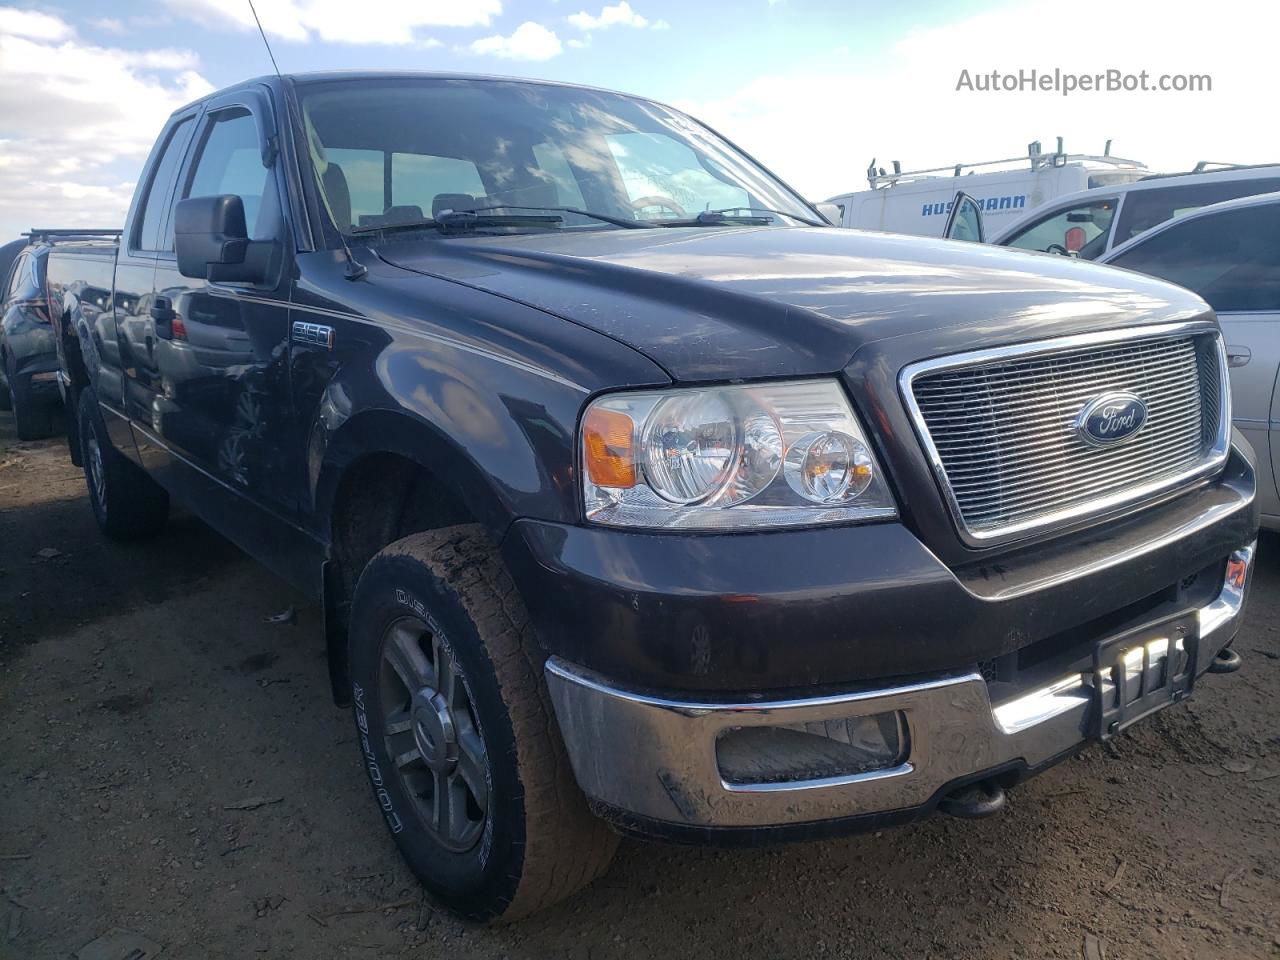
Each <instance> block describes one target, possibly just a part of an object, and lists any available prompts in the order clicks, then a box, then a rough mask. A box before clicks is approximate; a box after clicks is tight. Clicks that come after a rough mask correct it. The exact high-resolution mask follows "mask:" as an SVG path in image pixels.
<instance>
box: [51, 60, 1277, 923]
mask: <svg viewBox="0 0 1280 960" xmlns="http://www.w3.org/2000/svg"><path fill="white" fill-rule="evenodd" d="M48 282H49V287H50V289H49V295H50V297H51V298H52V301H53V302H54V303H55V304H57V305H58V308H59V311H58V312H59V313H60V315H59V316H58V317H57V318H56V320H57V327H58V330H59V348H60V350H61V355H62V376H61V380H60V382H61V383H62V386H63V390H64V394H65V399H66V401H67V405H68V408H69V412H70V413H71V414H72V415H73V417H74V421H73V427H74V429H73V430H72V431H71V434H72V453H73V456H74V457H75V459H76V460H77V461H78V462H81V463H82V464H83V466H84V470H85V475H86V478H87V480H88V490H89V497H90V500H91V503H92V506H93V510H94V513H95V515H96V517H97V520H98V523H99V524H100V525H101V526H102V528H103V530H104V531H105V532H106V533H107V535H109V536H112V537H118V538H136V537H140V536H143V535H145V534H148V533H151V532H153V531H155V530H156V529H157V528H158V527H159V526H160V525H161V524H162V523H163V522H164V519H165V516H166V512H167V510H168V504H169V498H170V497H172V498H174V499H176V500H178V501H179V502H180V503H182V505H183V506H185V507H186V508H188V509H190V510H192V511H194V512H195V513H196V514H198V515H199V516H201V517H203V518H204V519H205V520H207V521H208V522H209V523H210V524H212V525H213V526H214V527H215V528H216V529H218V530H219V531H221V532H222V533H224V534H225V535H226V536H228V537H229V538H231V539H232V540H234V541H235V542H236V543H238V544H239V545H241V546H242V547H243V548H244V549H245V550H246V551H248V552H249V553H250V554H252V555H253V556H255V557H257V558H259V559H260V560H261V561H262V562H264V563H265V564H267V565H268V566H269V567H271V568H272V569H274V570H275V571H277V572H278V573H279V574H281V575H282V576H283V577H285V578H287V579H289V580H290V581H292V582H293V583H295V584H297V585H298V586H299V587H301V588H303V589H305V590H307V591H309V592H310V593H312V594H313V595H315V596H316V597H317V598H319V599H320V600H321V601H322V603H323V607H324V611H325V622H326V629H327V638H326V639H327V644H328V656H329V663H330V670H331V675H332V678H333V690H334V695H335V697H336V699H337V700H338V701H339V702H342V703H350V704H351V706H352V709H353V712H354V717H355V723H356V725H357V727H358V730H359V738H358V740H359V748H360V751H361V753H362V755H363V759H364V763H365V766H366V769H367V772H368V775H369V779H370V781H371V783H372V786H373V793H374V796H375V799H376V803H377V805H378V808H379V810H380V811H381V813H382V815H383V816H384V817H385V819H386V822H387V825H388V826H389V828H390V831H391V833H392V835H393V836H394V838H395V841H396V843H397V844H398V845H399V848H400V850H401V852H402V853H403V855H404V856H405V858H406V859H407V860H408V862H409V863H410V864H411V865H412V867H413V869H414V870H415V872H416V873H417V874H418V875H419V876H420V877H421V878H422V880H423V881H424V883H425V884H426V885H427V887H428V888H429V889H430V890H431V891H433V892H434V893H435V894H436V895H437V896H438V897H439V898H440V899H441V900H443V901H444V902H445V903H447V904H449V905H451V906H452V907H454V908H456V909H458V910H460V911H461V912H463V913H465V914H467V915H469V916H472V917H478V918H499V917H506V918H510V917H514V916H519V915H521V914H524V913H528V912H530V911H532V910H535V909H538V908H539V907H542V906H545V905H547V904H549V903H551V902H553V901H555V900H556V899H558V898H560V897H563V896H565V895H567V894H568V893H570V892H572V891H573V890H575V889H577V888H578V887H580V886H581V885H582V884H584V883H586V882H588V881H590V880H591V879H592V878H593V877H596V876H598V875H599V874H600V873H601V872H602V871H603V870H604V869H605V868H606V866H607V864H608V862H609V859H610V856H611V854H612V852H613V849H614V846H615V843H616V840H615V838H616V836H617V831H616V830H614V829H611V827H613V828H619V829H620V830H621V831H623V832H630V833H637V834H642V835H646V836H656V837H666V838H669V839H676V840H686V841H710V842H717V841H718V842H758V841H762V840H767V839H770V838H775V837H776V838H782V837H790V836H812V835H820V834H823V833H828V832H835V831H839V830H849V829H856V828H860V827H862V828H865V827H867V826H872V825H881V824H885V823H893V822H900V821H905V820H908V819H911V818H913V817H918V816H922V815H924V814H927V813H929V812H930V811H933V810H934V809H936V808H938V807H941V808H942V809H944V810H948V811H950V812H952V813H957V814H968V815H978V814H983V813H990V812H994V811H996V810H998V809H999V808H1000V807H1001V805H1002V803H1003V801H1004V797H1005V792H1004V791H1005V790H1007V789H1008V788H1009V787H1011V786H1012V785H1014V784H1015V783H1016V782H1017V781H1018V780H1020V779H1021V778H1023V777H1026V776H1028V775H1030V774H1033V773H1035V772H1036V771H1038V770H1041V769H1043V768H1045V767H1046V766H1048V765H1050V764H1052V763H1054V762H1056V761H1058V760H1060V759H1062V758H1063V757H1066V756H1068V755H1070V754H1071V753H1072V752H1073V751H1075V750H1077V749H1079V748H1080V747H1081V746H1082V745H1084V744H1086V743H1088V742H1090V741H1096V740H1105V739H1107V738H1109V737H1112V736H1115V735H1117V734H1118V733H1120V732H1121V731H1123V730H1124V729H1125V728H1126V727H1127V726H1128V725H1129V724H1131V723H1133V722H1134V721H1136V720H1139V719H1141V718H1142V717H1143V716H1145V715H1147V714H1149V713H1151V712H1152V711H1154V710H1158V709H1160V708H1162V707H1165V706H1167V705H1168V704H1170V703H1173V702H1175V701H1178V700H1181V699H1182V698H1184V697H1185V696H1186V695H1187V694H1188V693H1189V692H1190V691H1191V689H1192V687H1193V685H1194V684H1195V683H1196V682H1197V679H1198V678H1199V677H1200V676H1201V675H1202V674H1204V673H1205V672H1206V671H1209V670H1214V671H1216V672H1229V671H1230V670H1231V669H1233V668H1234V667H1235V666H1236V665H1237V664H1238V658H1237V656H1236V654H1234V653H1233V652H1232V651H1231V650H1230V649H1228V645H1229V644H1230V643H1231V640H1232V638H1233V636H1234V634H1235V631H1236V628H1237V623H1238V621H1239V617H1240V613H1241V609H1242V606H1243V603H1244V598H1245V592H1246V589H1247V587H1248V582H1249V576H1250V567H1251V561H1252V558H1253V551H1254V546H1253V544H1254V540H1255V535H1256V530H1257V527H1258V510H1257V507H1256V505H1255V502H1254V472H1253V467H1252V465H1251V458H1252V453H1251V452H1250V451H1249V449H1248V446H1247V444H1246V443H1245V442H1244V441H1243V440H1241V439H1240V438H1239V437H1238V436H1237V435H1234V434H1232V432H1231V429H1230V409H1229V394H1228V391H1227V364H1226V360H1225V358H1224V352H1223V345H1222V339H1221V336H1220V334H1219V330H1218V326H1217V323H1216V321H1215V319H1214V317H1213V315H1212V313H1211V312H1210V310H1209V309H1208V307H1206V305H1205V304H1204V303H1203V302H1202V301H1201V300H1199V299H1198V298H1196V297H1195V296H1194V295H1192V294H1189V293H1187V292H1186V291H1184V290H1180V289H1179V288H1177V287H1173V286H1170V285H1168V284H1165V283H1162V282H1159V281H1156V280H1153V279H1150V278H1146V277H1141V276H1138V275H1135V274H1129V273H1126V272H1123V271H1118V270H1114V269H1109V268H1105V267H1099V266H1096V265H1093V264H1089V263H1080V262H1075V261H1072V260H1068V259H1065V258H1058V257H1046V256H1035V255H1028V254H1023V253H1017V252H1010V251H1007V250H1002V249H994V248H990V247H985V246H981V245H978V244H967V243H960V242H956V241H931V240H922V239H919V238H912V237H899V236H891V235H875V234H860V233H857V232H853V231H845V230H838V229H830V228H828V227H827V225H826V224H825V223H823V222H822V221H821V218H820V216H819V214H818V213H817V211H815V210H814V209H813V208H812V207H810V206H809V205H808V204H806V203H805V202H804V201H803V200H802V199H801V198H800V197H799V196H798V195H797V194H796V193H795V192H793V191H792V190H791V189H790V188H788V187H787V186H786V185H785V184H783V183H782V182H780V181H779V180H777V179H776V178H775V177H774V176H773V175H771V174H770V173H769V172H767V171H766V170H764V169H763V168H761V167H760V166H759V165H758V164H757V163H755V162H754V161H753V160H752V159H751V158H750V157H748V156H746V155H745V154H743V153H742V152H741V151H740V150H738V149H736V148H735V147H733V146H732V145H731V144H729V143H727V142H726V141H725V140H724V139H722V138H721V137H719V136H717V135H716V134H715V133H714V132H712V131H711V130H709V129H708V128H706V127H705V126H702V125H701V124H699V123H698V122H696V121H694V120H691V119H690V118H689V117H687V116H684V115H682V114H680V113H678V112H676V111H674V110H671V109H669V108H667V107H664V106H662V105H660V104H657V103H653V102H650V101H647V100H642V99H637V98H633V97H627V96H622V95H618V94H613V93H607V92H603V91H598V90H591V89H584V88H579V87H571V86H561V85H554V84H543V83H533V82H516V81H508V80H496V79H480V78H460V77H443V76H414V75H377V74H368V75H314V76H296V77H283V78H276V77H272V78H269V79H263V80H255V81H252V82H247V83H244V84H242V85H240V86H237V87H235V88H232V89H229V90H226V91H222V92H219V93H216V94H213V95H211V96H209V97H207V98H205V99H203V100H201V101H199V102H197V103H194V104H191V105H190V106H188V107H185V108H183V109H182V110H179V111H178V112H176V113H175V114H174V115H173V116H172V118H171V119H170V120H169V122H168V124H167V126H166V127H165V129H164V131H163V132H162V134H161V136H160V139H159V141H158V142H157V145H156V147H155V150H154V152H153V153H152V156H151V158H150V160H149V162H148V164H147V167H146V170H145V172H144V175H143V176H142V178H141V180H140V181H139V186H138V190H137V195H136V198H135V199H134V202H133V207H132V209H131V210H130V212H129V215H128V219H127V221H126V224H125V230H124V234H123V236H122V238H121V241H120V243H119V244H118V245H116V244H114V243H106V242H84V243H65V244H59V245H58V246H57V248H56V249H55V250H54V251H53V253H52V254H51V256H50V262H49V266H48ZM104 291H105V292H106V295H105V296H104ZM1103 815H1104V816H1105V813H1104V814H1103Z"/></svg>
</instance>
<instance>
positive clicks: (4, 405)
mask: <svg viewBox="0 0 1280 960" xmlns="http://www.w3.org/2000/svg"><path fill="white" fill-rule="evenodd" d="M4 376H5V377H6V378H7V377H8V376H9V373H8V371H4ZM12 409H13V395H12V394H11V393H10V392H9V382H8V379H6V380H5V381H4V382H3V383H0V410H12Z"/></svg>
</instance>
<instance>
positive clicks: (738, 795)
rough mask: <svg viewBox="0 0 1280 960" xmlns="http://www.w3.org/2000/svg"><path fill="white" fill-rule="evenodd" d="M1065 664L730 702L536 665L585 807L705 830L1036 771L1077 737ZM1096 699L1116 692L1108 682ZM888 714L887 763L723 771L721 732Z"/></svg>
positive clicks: (804, 817)
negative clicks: (837, 772)
mask: <svg viewBox="0 0 1280 960" xmlns="http://www.w3.org/2000/svg"><path fill="white" fill-rule="evenodd" d="M1253 556H1254V547H1252V546H1249V547H1244V548H1241V549H1238V550H1236V551H1235V552H1234V553H1233V554H1232V555H1231V558H1230V561H1229V563H1228V565H1227V576H1226V578H1225V580H1224V582H1223V584H1222V587H1221V589H1220V591H1218V593H1217V595H1216V596H1213V597H1212V598H1211V599H1208V601H1207V602H1205V603H1203V604H1202V605H1200V606H1199V607H1197V608H1195V609H1194V610H1193V611H1192V612H1193V613H1194V617H1195V621H1196V623H1197V629H1196V633H1197V634H1198V644H1197V648H1196V655H1195V660H1194V666H1193V667H1192V669H1193V670H1194V672H1195V673H1196V674H1202V673H1203V672H1204V671H1205V670H1207V669H1208V667H1209V665H1210V664H1211V663H1212V661H1213V659H1214V657H1215V656H1216V654H1217V653H1218V652H1219V651H1220V650H1222V649H1223V648H1224V647H1226V645H1227V644H1229V643H1230V642H1231V640H1232V639H1233V637H1234V635H1235V632H1236V629H1237V627H1238V624H1239V619H1240V615H1241V612H1242V610H1243V607H1244V601H1245V597H1246V594H1247V590H1248V581H1249V577H1250V575H1251V573H1252V561H1253ZM1219 569H1221V568H1219ZM1123 632H1124V630H1123V629H1120V630H1117V631H1116V633H1115V635H1119V634H1121V633H1123ZM1104 639H1106V637H1105V636H1098V637H1093V638H1091V639H1090V640H1088V641H1087V642H1086V646H1088V647H1089V649H1092V647H1093V644H1094V643H1095V642H1096V641H1101V640H1104ZM1073 666H1074V669H1069V670H1066V671H1065V672H1063V673H1061V674H1059V675H1057V676H1054V677H1051V678H1045V679H1044V680H1043V681H1042V682H1041V683H1040V684H1038V685H1037V686H1035V687H1034V688H1031V689H1021V690H1018V691H1016V693H1015V694H1013V695H1011V696H1007V698H1006V699H1000V697H999V696H997V698H996V699H995V700H994V702H993V696H992V691H993V690H996V689H999V687H1000V685H999V684H990V685H989V684H988V682H987V681H986V680H984V678H983V676H982V674H981V673H979V672H978V671H977V670H976V669H974V670H971V671H966V672H955V673H949V674H944V675H939V676H931V677H925V678H920V679H916V680H912V681H910V682H900V683H894V684H892V685H880V686H864V687H859V688H857V689H851V690H844V691H840V692H836V693H831V694H827V695H824V696H818V697H804V698H795V699H764V698H760V699H753V698H746V699H744V700H738V701H736V702H729V701H727V700H726V701H716V700H694V699H686V698H683V697H680V698H668V697H664V696H659V695H656V694H652V693H641V692H635V691H629V690H623V689H619V688H617V687H614V686H611V685H609V684H608V683H607V682H605V681H604V680H603V679H602V678H601V677H599V676H598V675H595V674H593V673H591V672H590V671H588V670H586V669H584V668H581V667H577V666H575V665H573V664H570V663H568V662H566V661H564V660H561V659H559V658H555V657H553V658H552V659H551V660H549V661H548V662H547V667H546V673H547V681H548V685H549V687H550V690H551V696H552V700H553V702H554V704H555V711H556V716H557V719H558V720H559V724H560V729H561V732H562V734H563V736H564V741H565V744H566V746H567V748H568V752H569V756H570V759H571V761H572V764H573V769H574V773H575V774H576V776H577V779H578V783H579V785H580V786H581V787H582V789H583V791H584V792H585V793H586V794H587V796H588V797H589V798H590V799H591V800H592V801H594V802H595V804H596V805H597V807H598V808H600V809H602V810H603V811H605V812H608V813H611V814H614V815H615V817H616V818H617V819H619V820H620V821H621V822H622V823H623V824H624V825H629V826H631V827H632V828H634V829H639V830H641V831H643V832H650V833H665V834H667V835H669V836H673V837H677V838H679V837H680V836H682V835H683V836H685V837H688V838H696V837H700V838H706V837H708V836H709V835H711V834H715V833H731V832H742V831H747V832H750V831H753V830H755V831H760V830H761V829H762V828H763V829H765V830H768V829H773V828H787V827H795V826H804V825H813V824H821V823H824V822H830V821H849V820H857V819H860V818H875V817H885V816H886V815H887V817H888V818H889V819H898V820H902V819H910V818H911V817H912V816H915V815H919V814H922V813H925V812H928V811H929V810H931V809H932V808H933V806H934V805H936V803H937V801H938V800H939V799H940V798H941V797H942V796H943V795H945V794H946V793H947V792H949V791H950V790H951V789H954V788H955V787H957V786H959V785H961V784H964V783H969V782H973V781H974V780H977V779H981V778H983V777H985V776H990V775H992V774H993V773H997V772H1010V771H1013V772H1025V771H1035V770H1038V769H1041V768H1043V767H1045V766H1047V765H1049V764H1051V763H1053V762H1055V761H1056V760H1058V759H1061V758H1063V757H1065V756H1067V755H1069V754H1070V753H1072V752H1074V751H1075V750H1076V749H1078V748H1079V747H1080V746H1081V745H1082V744H1084V743H1085V742H1086V741H1087V738H1088V731H1089V720H1090V712H1091V709H1093V701H1094V690H1093V673H1092V671H1091V670H1088V669H1081V668H1080V665H1079V663H1078V661H1077V662H1076V663H1075V664H1074V665H1073ZM1108 695H1109V696H1112V697H1114V696H1115V695H1116V692H1115V690H1114V688H1111V687H1110V685H1109V684H1108V686H1107V687H1106V688H1105V690H1104V693H1103V697H1106V696H1108ZM1104 702H1105V701H1104ZM894 712H897V713H899V714H900V715H901V716H902V717H903V718H904V719H905V726H906V730H907V736H906V743H907V744H908V745H909V746H908V747H907V749H906V751H905V753H904V755H903V756H902V757H901V758H900V761H899V762H896V763H895V764H894V765H892V766H888V767H884V768H882V769H876V770H872V771H870V772H859V773H851V774H847V775H843V776H835V777H823V778H820V779H812V780H794V779H792V780H788V781H786V782H757V783H743V782H733V783H730V782H727V781H726V779H725V777H724V776H723V775H722V770H721V766H720V761H719V760H718V754H717V746H716V745H717V740H718V738H719V737H720V736H721V735H722V734H724V733H725V732H726V731H731V730H739V729H742V728H746V727H755V726H784V725H787V726H792V727H794V726H795V725H797V724H813V723H829V722H836V723H838V722H843V721H845V720H846V719H848V718H850V717H858V716H870V715H873V714H887V713H894Z"/></svg>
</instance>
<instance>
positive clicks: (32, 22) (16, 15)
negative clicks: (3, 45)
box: [0, 7, 71, 40]
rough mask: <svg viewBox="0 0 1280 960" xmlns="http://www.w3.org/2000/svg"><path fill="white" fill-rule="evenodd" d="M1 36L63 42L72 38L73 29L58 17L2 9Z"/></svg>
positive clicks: (0, 17) (7, 8) (36, 12)
mask: <svg viewBox="0 0 1280 960" xmlns="http://www.w3.org/2000/svg"><path fill="white" fill-rule="evenodd" d="M0 34H8V35H9V36H14V37H29V38H31V39H32V40H61V39H63V38H64V37H69V36H71V27H70V26H69V25H68V24H67V23H65V22H64V21H62V20H60V19H58V18H57V17H54V16H51V15H49V14H47V13H40V12H39V11H38V10H18V9H16V8H15V7H0Z"/></svg>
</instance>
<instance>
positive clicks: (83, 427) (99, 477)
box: [76, 387, 169, 540]
mask: <svg viewBox="0 0 1280 960" xmlns="http://www.w3.org/2000/svg"><path fill="white" fill-rule="evenodd" d="M76 425H77V427H78V428H79V430H80V453H81V459H82V460H83V461H84V478H85V483H86V484H87V485H88V488H89V504H90V506H92V507H93V516H94V519H95V520H97V521H98V527H99V528H100V529H101V530H102V532H103V533H105V534H106V535H107V536H108V537H110V538H111V539H113V540H141V539H144V538H146V537H150V536H153V535H155V534H157V533H159V532H160V530H161V528H163V527H164V524H165V521H166V520H167V519H168V518H169V495H168V494H167V493H166V492H165V491H164V488H163V487H161V486H160V485H159V484H158V483H156V482H155V481H154V480H152V479H151V478H150V477H149V476H147V474H146V473H145V472H143V470H142V468H141V467H139V466H138V465H137V464H135V463H132V462H131V461H129V460H127V459H125V457H124V455H123V454H122V453H120V451H118V450H116V448H115V447H113V446H112V445H111V440H110V438H108V436H107V425H106V424H105V423H104V422H103V420H102V411H101V410H99V409H98V400H97V397H96V396H95V395H94V392H93V388H92V387H86V388H85V389H84V390H82V391H81V393H80V400H79V403H78V406H77V408H76Z"/></svg>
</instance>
